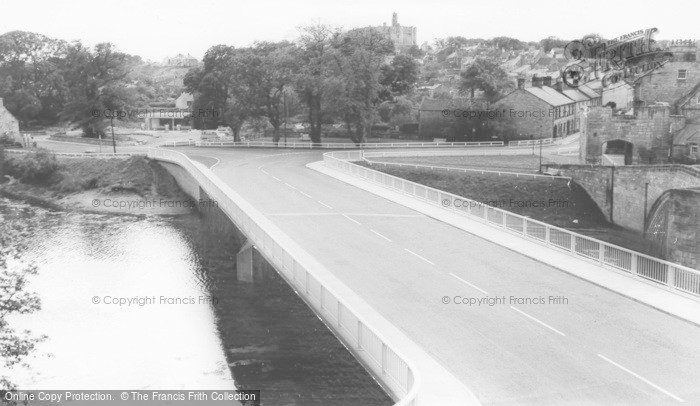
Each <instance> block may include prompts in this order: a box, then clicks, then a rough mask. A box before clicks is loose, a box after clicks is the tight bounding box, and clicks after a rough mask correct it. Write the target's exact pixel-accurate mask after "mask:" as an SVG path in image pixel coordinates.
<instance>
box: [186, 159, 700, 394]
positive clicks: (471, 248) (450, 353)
mask: <svg viewBox="0 0 700 406" xmlns="http://www.w3.org/2000/svg"><path fill="white" fill-rule="evenodd" d="M178 150H179V151H181V152H185V153H187V154H188V155H189V156H190V157H192V158H193V159H196V160H199V161H201V162H203V163H205V164H206V165H208V166H211V167H212V169H213V170H214V172H215V173H216V174H217V175H218V176H220V177H221V178H222V179H223V180H224V181H225V182H227V183H228V184H229V185H230V186H231V187H233V188H234V189H235V190H236V191H237V192H238V193H240V194H241V195H242V196H243V197H244V198H245V199H247V200H248V201H249V202H250V203H252V204H254V205H255V206H256V207H257V208H258V209H259V210H261V211H262V212H263V213H265V214H266V215H267V216H268V217H269V218H270V219H271V220H272V221H273V222H274V223H275V224H276V225H277V226H278V227H280V228H281V229H282V230H283V231H284V232H285V233H287V234H288V235H289V236H291V237H292V238H294V239H295V240H296V241H297V242H298V243H299V244H300V245H301V246H303V247H305V249H306V250H307V251H308V252H309V253H310V254H312V255H313V256H315V257H316V258H317V260H319V261H320V262H321V263H322V264H323V265H324V266H326V267H327V268H328V269H330V270H331V271H333V272H334V273H335V274H336V275H337V276H338V277H339V278H340V279H341V280H342V281H343V282H344V283H346V284H347V285H348V286H349V287H350V288H352V289H353V290H355V291H356V292H358V293H360V295H361V296H362V297H363V298H364V299H365V300H366V301H367V302H368V303H369V304H370V305H372V306H373V307H374V308H375V309H376V310H377V311H378V312H379V313H381V314H382V315H383V316H384V317H386V318H387V319H388V320H391V321H393V322H394V323H395V324H396V326H397V327H398V328H400V329H401V330H403V331H404V332H405V333H406V334H407V335H408V336H409V337H410V338H411V339H413V340H414V341H415V342H416V343H417V344H419V345H420V346H421V347H422V348H424V349H425V350H426V351H427V352H429V353H430V354H432V356H434V358H435V359H436V360H437V361H438V362H440V363H441V364H443V365H444V366H445V367H446V368H447V369H448V370H449V371H451V372H452V373H454V375H455V376H456V377H457V378H459V379H460V380H462V381H463V382H464V383H465V384H466V385H467V386H468V387H469V388H470V389H471V390H472V391H473V392H474V393H475V394H476V395H477V396H478V397H479V398H480V399H481V400H482V401H483V403H484V404H490V405H562V404H575V405H581V404H602V405H618V404H620V405H674V404H678V403H682V402H685V403H686V404H700V327H698V326H695V325H692V324H690V323H687V322H684V321H681V320H679V319H676V318H674V317H671V316H669V315H666V314H664V313H661V312H659V311H657V310H655V309H653V308H650V307H648V306H645V305H643V304H640V303H638V302H635V301H632V300H630V299H627V298H625V297H623V296H621V295H618V294H616V293H613V292H611V291H608V290H606V289H603V288H600V287H598V286H595V285H593V284H591V283H589V282H586V281H584V280H581V279H578V278H576V277H574V276H571V275H569V274H566V273H564V272H561V271H559V270H557V269H555V268H552V267H550V266H548V265H544V264H542V263H540V262H537V261H534V260H532V259H530V258H528V257H526V256H524V255H522V254H519V253H516V252H513V251H510V250H508V249H505V248H503V247H501V246H499V245H497V244H494V243H491V242H488V241H485V240H483V239H481V238H479V237H477V236H475V235H472V234H470V233H468V232H465V231H462V230H459V229H457V228H454V227H451V226H449V225H447V224H445V223H442V222H440V221H437V220H434V219H432V218H429V217H426V216H424V215H422V214H420V213H418V212H415V211H412V210H410V209H407V208H405V207H403V206H401V205H398V204H395V203H393V202H390V201H388V200H385V199H382V198H379V197H377V196H375V195H373V194H371V193H369V192H366V191H363V190H361V189H358V188H355V187H352V186H349V185H347V184H345V183H343V182H340V181H338V180H335V179H333V178H330V177H327V176H325V175H322V174H320V173H318V172H315V171H313V170H310V169H307V168H306V167H305V164H306V163H309V162H313V161H318V160H320V159H321V153H322V152H323V151H304V152H300V151H289V150H287V151H276V150H231V149H228V150H220V149H178ZM486 298H488V300H486ZM470 299H472V300H478V299H482V302H481V304H480V305H478V304H476V303H475V304H472V305H469V304H464V303H462V302H463V301H465V300H466V301H467V303H469V300H470ZM528 299H529V301H528ZM455 301H457V302H460V303H457V304H456V303H455ZM445 302H449V303H445ZM540 302H542V303H540ZM489 303H490V304H493V305H492V306H490V305H489Z"/></svg>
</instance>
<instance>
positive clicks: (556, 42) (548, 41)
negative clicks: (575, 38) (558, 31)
mask: <svg viewBox="0 0 700 406" xmlns="http://www.w3.org/2000/svg"><path fill="white" fill-rule="evenodd" d="M568 43H569V41H566V40H563V39H559V38H557V37H554V36H552V37H547V38H545V39H542V40H540V46H542V47H543V48H544V52H549V51H551V50H552V48H564V47H565V46H566V44H568Z"/></svg>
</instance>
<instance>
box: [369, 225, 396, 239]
mask: <svg viewBox="0 0 700 406" xmlns="http://www.w3.org/2000/svg"><path fill="white" fill-rule="evenodd" d="M369 231H371V232H373V233H374V234H377V235H378V236H380V237H382V238H383V239H385V240H387V241H389V242H392V241H391V240H390V239H388V238H386V237H385V236H383V235H381V234H379V233H378V232H376V231H374V230H372V229H371V228H370V229H369Z"/></svg>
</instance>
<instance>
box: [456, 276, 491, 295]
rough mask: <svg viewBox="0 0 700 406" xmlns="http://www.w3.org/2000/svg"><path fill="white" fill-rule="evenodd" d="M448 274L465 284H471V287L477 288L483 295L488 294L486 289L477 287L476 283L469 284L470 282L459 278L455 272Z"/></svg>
mask: <svg viewBox="0 0 700 406" xmlns="http://www.w3.org/2000/svg"><path fill="white" fill-rule="evenodd" d="M450 275H452V276H454V277H455V278H457V279H459V280H460V281H462V282H464V283H466V284H467V285H469V286H471V287H472V288H474V289H476V290H478V291H479V292H481V293H483V294H485V295H488V294H489V292H487V291H485V290H483V289H481V288H480V287H478V286H476V285H474V284H471V283H469V282H467V281H465V280H464V279H462V278H460V277H459V276H457V275H455V274H453V273H451V274H450Z"/></svg>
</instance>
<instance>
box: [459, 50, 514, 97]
mask: <svg viewBox="0 0 700 406" xmlns="http://www.w3.org/2000/svg"><path fill="white" fill-rule="evenodd" d="M461 77H462V82H461V83H460V91H461V92H464V93H466V92H469V94H470V96H471V99H472V101H473V100H474V93H475V91H476V90H477V89H478V90H481V91H482V92H484V99H485V100H487V101H495V100H497V99H498V98H500V96H501V95H502V94H503V93H504V92H505V91H506V90H508V88H509V87H510V86H512V84H511V83H510V80H509V78H508V74H507V73H506V71H505V70H503V68H501V66H500V65H499V64H498V63H496V62H494V61H492V60H489V59H484V58H477V59H476V60H475V61H474V62H473V63H472V64H471V65H469V67H468V68H467V69H466V70H465V71H464V72H462V73H461Z"/></svg>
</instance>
